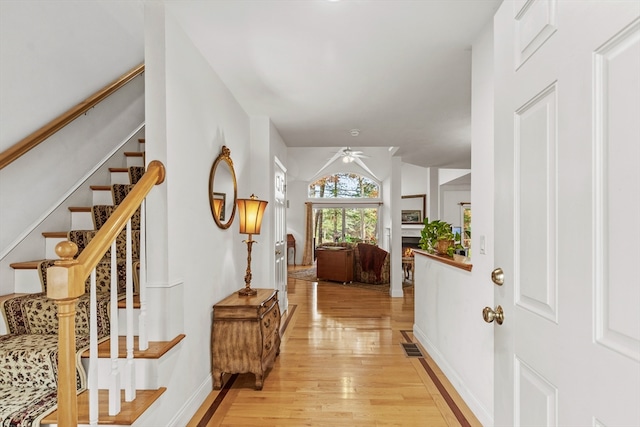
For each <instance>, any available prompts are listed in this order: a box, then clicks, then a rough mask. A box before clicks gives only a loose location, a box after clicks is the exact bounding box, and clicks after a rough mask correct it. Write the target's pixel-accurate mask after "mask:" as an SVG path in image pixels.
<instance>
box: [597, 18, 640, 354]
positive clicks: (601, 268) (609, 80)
mask: <svg viewBox="0 0 640 427" xmlns="http://www.w3.org/2000/svg"><path fill="white" fill-rule="evenodd" d="M638 63H640V23H639V22H636V24H635V25H633V26H631V27H629V28H628V29H627V30H625V31H623V32H621V33H620V34H619V35H618V36H617V37H615V38H613V39H612V40H611V41H609V42H608V43H606V44H605V45H604V46H603V47H602V48H600V49H598V51H597V53H596V57H595V67H594V74H595V76H594V78H595V87H596V90H595V92H596V93H595V98H596V99H595V102H596V105H595V108H596V112H595V114H594V120H595V124H594V125H595V129H596V138H595V150H594V156H595V171H596V177H595V187H596V188H595V199H594V200H595V203H594V217H595V224H596V226H595V230H594V231H595V235H594V242H595V245H594V247H595V258H596V261H597V262H596V271H595V276H596V277H595V280H596V284H595V285H596V309H595V311H596V340H597V342H598V343H600V344H601V345H603V346H605V347H607V348H609V349H612V350H614V351H618V352H620V353H622V354H624V355H626V356H628V357H631V358H633V359H634V360H637V361H640V320H639V319H638V315H637V314H638V301H640V286H634V287H629V286H628V285H627V284H626V283H625V272H626V271H627V270H628V266H631V265H634V264H635V263H637V262H638V260H639V259H640V245H638V244H637V242H640V227H636V226H631V227H630V226H629V218H640V197H637V195H638V194H640V179H638V175H637V173H634V172H633V171H634V170H637V167H638V161H639V160H640V144H639V143H638V141H640V126H637V121H638V117H640V98H636V99H635V101H636V102H633V103H629V102H627V99H626V98H627V97H626V96H625V93H627V92H631V93H640V78H638V76H637V74H636V75H635V76H634V75H633V73H637V72H638V69H640V65H638ZM630 195H636V197H629V196H630ZM634 222H635V221H634ZM622 242H629V243H631V242H636V244H633V243H632V244H630V245H627V244H624V243H622ZM636 284H637V282H636Z"/></svg>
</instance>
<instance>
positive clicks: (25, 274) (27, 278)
mask: <svg viewBox="0 0 640 427" xmlns="http://www.w3.org/2000/svg"><path fill="white" fill-rule="evenodd" d="M56 258H57V256H56ZM13 277H14V280H15V293H17V294H33V293H37V292H42V283H41V282H40V275H39V274H38V270H36V269H30V270H22V269H20V270H14V271H13Z"/></svg>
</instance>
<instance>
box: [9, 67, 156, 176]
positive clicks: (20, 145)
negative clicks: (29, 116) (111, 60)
mask: <svg viewBox="0 0 640 427" xmlns="http://www.w3.org/2000/svg"><path fill="white" fill-rule="evenodd" d="M143 72H144V64H141V65H138V66H137V67H135V68H133V69H132V70H131V71H129V72H127V73H126V74H124V75H122V76H121V77H120V78H119V79H117V80H115V81H113V82H112V83H110V84H109V85H107V86H105V87H104V88H103V89H101V90H99V91H98V92H96V93H95V94H93V95H92V96H90V97H89V98H87V99H85V100H84V101H82V102H80V103H79V104H77V105H76V106H74V107H72V108H70V109H69V110H67V111H65V112H64V113H62V114H61V115H60V116H58V117H56V118H55V119H53V120H51V121H50V122H49V123H47V124H46V125H44V126H42V127H41V128H40V129H38V130H36V131H35V132H33V133H31V134H30V135H28V136H26V137H24V138H22V139H21V140H20V141H18V142H17V143H15V144H14V145H12V146H11V147H9V148H8V149H6V150H5V151H3V152H2V153H0V169H4V167H5V166H7V165H9V164H11V163H12V162H13V161H14V160H16V159H18V158H19V157H20V156H22V155H23V154H25V153H26V152H28V151H29V150H31V149H32V148H34V147H36V146H37V145H38V144H40V143H41V142H42V141H44V140H45V139H47V138H49V137H50V136H51V135H53V134H54V133H56V132H58V131H59V130H60V129H62V128H63V127H65V126H66V125H68V124H69V123H71V122H72V121H73V120H75V119H77V118H78V117H80V116H81V115H83V114H84V113H86V112H87V111H88V110H90V109H91V108H93V107H95V106H96V104H98V103H99V102H100V101H102V100H103V99H105V98H107V97H108V96H109V95H111V94H112V93H114V92H115V91H117V90H118V89H120V88H121V87H122V86H124V85H125V84H127V83H129V82H130V81H131V80H133V79H134V78H135V77H137V76H138V75H140V74H142V73H143Z"/></svg>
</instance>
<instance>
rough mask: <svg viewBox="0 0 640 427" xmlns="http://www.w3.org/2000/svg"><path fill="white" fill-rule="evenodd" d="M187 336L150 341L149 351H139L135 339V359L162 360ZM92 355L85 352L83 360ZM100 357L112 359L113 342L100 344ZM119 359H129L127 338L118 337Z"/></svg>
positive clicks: (108, 341)
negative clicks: (169, 339)
mask: <svg viewBox="0 0 640 427" xmlns="http://www.w3.org/2000/svg"><path fill="white" fill-rule="evenodd" d="M184 337H185V335H184V334H180V335H178V336H177V337H175V338H174V339H172V340H171V341H149V348H148V349H147V350H142V351H140V350H138V337H133V348H134V350H133V357H135V358H136V359H160V358H161V357H162V356H164V354H165V353H167V352H168V351H169V350H171V349H172V348H174V347H175V346H176V345H178V343H179V342H180V341H182V340H183V339H184ZM89 354H90V351H89V350H85V351H84V352H83V353H82V357H83V358H88V357H89ZM98 357H101V358H110V357H111V341H110V340H105V341H103V342H101V343H100V344H98ZM118 357H121V358H125V357H127V337H118Z"/></svg>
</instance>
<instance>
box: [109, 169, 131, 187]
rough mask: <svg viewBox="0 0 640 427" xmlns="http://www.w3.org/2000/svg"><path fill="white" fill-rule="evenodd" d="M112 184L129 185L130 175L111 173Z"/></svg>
mask: <svg viewBox="0 0 640 427" xmlns="http://www.w3.org/2000/svg"><path fill="white" fill-rule="evenodd" d="M111 184H112V185H113V184H129V173H128V172H111Z"/></svg>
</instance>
